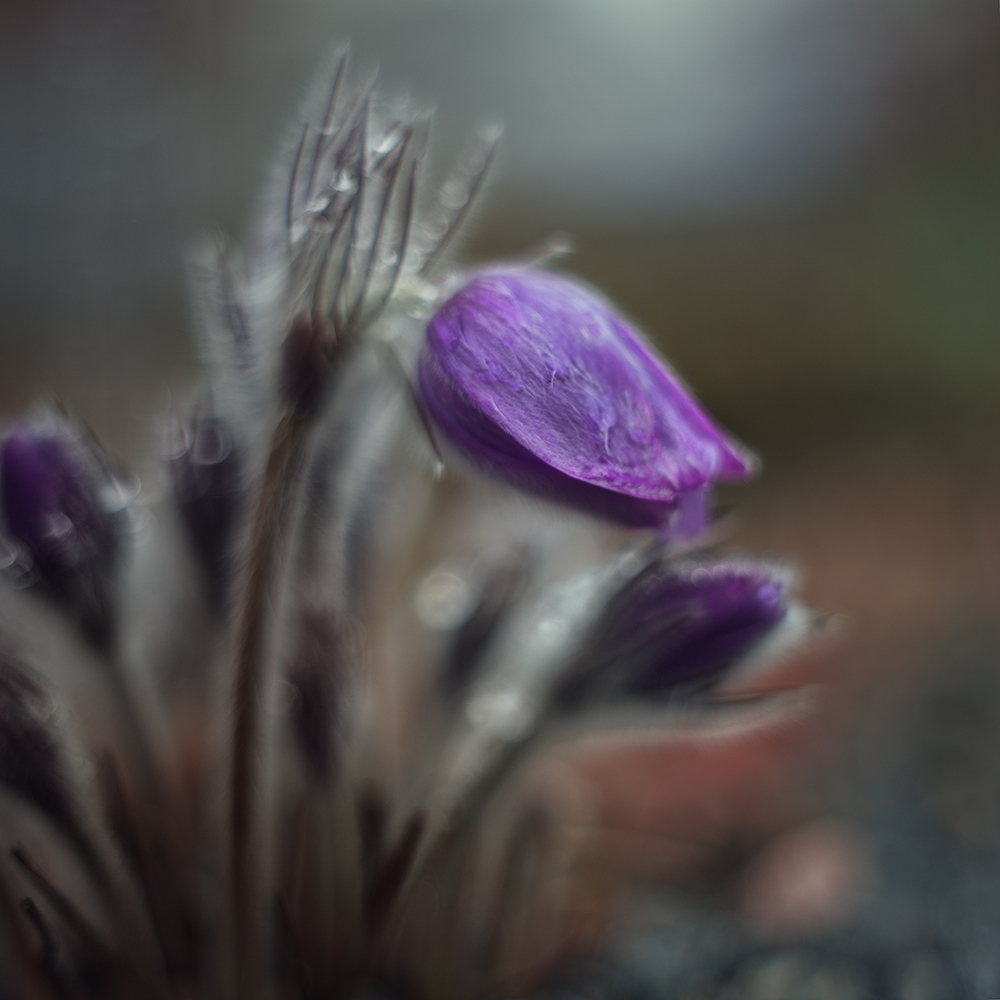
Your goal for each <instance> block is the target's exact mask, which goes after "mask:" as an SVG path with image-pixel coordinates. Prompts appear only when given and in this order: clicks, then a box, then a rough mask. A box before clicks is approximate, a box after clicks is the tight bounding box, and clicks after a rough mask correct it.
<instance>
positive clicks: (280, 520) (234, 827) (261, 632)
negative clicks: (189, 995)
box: [229, 410, 307, 1000]
mask: <svg viewBox="0 0 1000 1000" xmlns="http://www.w3.org/2000/svg"><path fill="white" fill-rule="evenodd" d="M306 432H307V423H306V421H305V419H304V418H303V416H302V415H301V413H299V412H298V411H297V410H289V411H287V412H286V413H285V415H284V416H283V417H282V418H281V420H280V421H279V423H278V426H277V428H276V429H275V432H274V437H273V439H272V442H271V449H270V452H269V454H268V458H267V465H266V466H265V469H264V473H263V476H262V478H261V481H260V485H259V487H258V494H257V498H256V503H255V504H254V507H253V513H252V515H251V523H250V529H249V531H250V533H249V540H248V545H247V549H246V557H245V558H246V561H245V564H244V568H243V586H242V587H241V589H240V591H239V595H238V598H237V601H236V606H235V611H234V624H235V632H234V640H233V641H234V655H235V674H234V684H235V687H234V692H233V731H232V750H231V765H230V766H231V768H232V770H231V773H230V782H229V798H230V803H229V805H230V814H229V866H230V869H229V892H230V900H229V905H230V919H231V926H232V935H233V937H232V953H231V954H232V962H233V967H232V969H231V973H230V977H229V988H230V990H231V991H232V993H231V995H232V996H234V997H238V998H239V1000H254V998H255V997H257V996H260V995H261V993H262V983H263V982H264V981H265V980H266V975H267V969H268V962H267V958H266V952H267V947H266V941H267V938H266V934H265V903H266V901H265V900H264V899H263V898H262V894H261V875H262V868H263V859H262V857H261V852H260V833H261V831H260V830H259V829H258V827H259V823H258V822H257V813H258V810H257V808H256V806H257V804H258V799H259V796H260V788H259V785H260V780H261V777H262V768H261V761H262V759H263V758H262V754H261V748H260V737H261V720H262V708H263V695H264V692H265V690H266V682H267V667H268V662H267V661H268V658H269V657H270V656H271V647H272V641H271V638H272V636H271V627H272V624H273V614H272V596H273V593H274V591H275V589H276V586H275V581H276V580H277V578H278V576H279V574H280V566H281V562H282V556H283V551H284V547H285V542H286V540H287V537H288V532H287V531H286V530H285V529H286V528H287V524H288V520H289V514H290V512H291V510H292V505H293V501H294V493H295V489H294V487H295V483H296V482H297V480H298V475H297V474H298V471H299V467H300V466H301V463H302V457H303V454H304V452H305V442H306V438H307V433H306Z"/></svg>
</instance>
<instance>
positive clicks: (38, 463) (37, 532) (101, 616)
mask: <svg viewBox="0 0 1000 1000" xmlns="http://www.w3.org/2000/svg"><path fill="white" fill-rule="evenodd" d="M102 477H103V478H104V479H106V480H107V482H108V483H109V484H110V483H111V479H110V477H109V476H108V475H107V473H106V472H105V471H104V470H103V468H101V467H100V466H99V463H98V462H97V461H96V460H95V456H94V455H93V454H92V453H91V452H89V451H88V450H87V447H86V446H85V444H84V443H83V441H82V439H81V438H80V437H79V436H75V435H74V434H73V432H72V431H71V430H70V429H69V428H68V427H62V426H59V425H55V424H51V423H50V424H40V425H37V426H30V425H21V426H16V427H15V428H14V429H13V430H11V431H9V432H8V433H7V435H6V436H5V437H4V439H3V443H2V446H0V506H2V514H3V530H4V532H5V533H6V534H7V535H8V537H10V538H12V539H15V540H16V541H17V542H19V543H20V544H21V545H22V546H23V547H24V549H26V550H27V552H28V553H29V554H30V557H31V561H32V564H33V571H34V573H35V574H36V575H37V578H38V579H40V580H41V581H42V582H43V583H44V584H45V585H46V586H47V587H48V588H49V589H50V590H51V591H52V592H53V593H54V594H56V595H57V596H58V597H59V598H60V599H62V600H64V601H66V602H67V603H68V604H70V605H71V606H72V607H73V608H74V610H75V611H77V612H78V613H80V614H81V616H82V618H83V624H84V627H85V629H86V631H87V632H88V634H89V635H90V636H91V638H93V639H95V640H97V641H102V637H103V633H104V632H105V631H106V627H107V618H108V608H107V596H108V595H107V592H106V585H107V578H108V576H109V574H110V572H111V569H112V567H113V564H114V558H115V554H116V551H117V531H116V525H115V519H116V516H117V514H118V513H119V512H118V511H114V510H109V509H107V507H106V505H105V503H104V502H103V500H102V498H101V496H100V493H99V491H100V488H101V486H102Z"/></svg>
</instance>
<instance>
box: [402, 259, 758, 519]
mask: <svg viewBox="0 0 1000 1000" xmlns="http://www.w3.org/2000/svg"><path fill="white" fill-rule="evenodd" d="M419 385H420V392H421V395H422V397H423V400H424V404H425V406H426V408H427V410H428V412H429V413H430V415H431V417H432V418H433V419H434V421H435V422H436V423H437V425H438V426H439V427H440V428H441V429H442V431H443V432H444V433H445V435H446V436H447V437H448V439H449V440H450V441H451V442H452V444H454V445H455V447H456V448H457V449H458V450H459V451H460V452H461V453H462V454H463V455H464V456H465V457H466V458H468V459H470V460H471V461H472V462H474V463H475V464H476V465H478V466H480V467H481V468H483V469H485V470H486V471H488V472H491V473H493V474H495V475H497V476H500V477H502V478H503V479H506V480H507V481H509V482H512V483H514V484H515V485H517V486H519V487H521V488H523V489H527V490H530V491H532V492H535V493H540V494H543V495H545V496H548V497H551V498H553V499H556V500H558V501H561V502H563V503H567V504H570V505H572V506H575V507H578V508H582V509H583V510H586V511H588V512H590V513H593V514H597V515H600V516H604V517H607V518H610V519H612V520H615V521H618V522H620V523H622V524H625V525H629V526H633V527H652V526H655V525H660V524H662V523H663V522H665V521H666V520H667V519H668V518H670V517H671V515H672V514H673V513H674V512H675V511H676V510H677V509H678V507H679V506H686V507H687V508H689V509H691V508H696V507H697V506H698V505H697V504H685V502H684V501H685V498H686V497H688V496H690V495H691V494H692V493H703V492H704V490H706V489H707V488H708V486H709V485H710V484H711V483H713V482H716V481H723V482H735V481H740V480H743V479H746V478H747V477H748V476H749V475H751V474H752V472H753V471H754V468H755V462H754V459H753V457H752V456H751V455H750V454H749V453H748V452H747V451H745V450H744V449H743V448H741V447H740V446H739V445H737V444H736V443H735V442H733V441H732V440H731V439H729V438H728V437H727V436H726V435H725V434H724V433H723V432H722V431H721V430H720V429H719V428H718V427H716V426H715V424H714V423H713V422H712V420H711V419H710V418H709V417H708V415H707V414H706V413H705V412H704V411H703V410H702V409H701V407H700V406H699V405H698V403H697V402H696V401H695V400H694V398H693V397H692V395H691V393H690V392H689V390H688V389H687V388H686V387H685V386H684V385H683V383H682V382H681V381H680V379H679V378H678V377H677V375H676V374H674V372H673V371H671V370H670V368H669V367H668V366H667V364H666V363H665V362H664V361H663V359H662V358H661V357H660V356H659V355H658V354H657V353H656V352H655V351H654V350H653V348H652V347H651V346H650V345H649V344H648V343H647V342H646V341H645V340H644V339H643V337H642V336H641V335H640V334H639V333H638V332H637V331H636V330H635V329H634V328H632V327H631V326H630V325H629V324H628V323H627V322H626V321H625V319H624V318H623V317H622V316H621V315H619V314H618V313H617V312H616V311H615V309H614V307H613V306H612V305H611V304H610V303H609V302H608V301H607V300H606V299H604V298H603V297H602V296H600V295H599V294H598V293H597V292H595V291H593V290H592V289H590V288H588V287H587V286H586V285H583V284H582V283H580V282H578V281H575V280H572V279H570V278H567V277H565V276H563V275H560V274H555V273H553V272H550V271H544V270H540V269H537V268H516V269H507V270H497V271H487V272H483V273H481V274H478V275H476V276H475V277H474V278H472V280H470V281H469V282H468V283H467V284H466V285H465V286H464V287H463V288H462V289H461V290H460V291H459V292H458V293H457V294H456V295H454V296H453V297H452V298H450V299H449V300H448V301H447V302H445V303H444V305H442V306H441V308H440V309H439V310H438V311H437V313H435V315H434V317H433V318H432V319H431V321H430V323H429V324H428V327H427V342H426V346H425V348H424V351H423V353H422V355H421V358H420V366H419ZM688 530H689V528H688Z"/></svg>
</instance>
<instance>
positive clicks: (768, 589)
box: [561, 560, 791, 703]
mask: <svg viewBox="0 0 1000 1000" xmlns="http://www.w3.org/2000/svg"><path fill="white" fill-rule="evenodd" d="M790 585H791V580H790V574H789V573H788V571H787V570H784V569H782V568H779V567H775V566H772V565H769V564H767V563H762V562H755V561H751V560H722V561H718V562H700V561H699V562H685V563H681V564H671V563H669V562H661V561H658V562H656V563H653V564H652V565H651V566H649V567H647V569H645V570H643V572H642V573H640V574H639V575H638V576H637V577H635V578H634V579H633V580H631V581H629V583H628V584H626V585H625V586H624V587H623V588H622V589H621V590H620V591H619V592H618V593H617V594H616V595H615V596H614V597H613V598H612V600H611V601H610V602H609V604H608V607H607V608H606V609H605V612H604V614H603V615H602V618H601V621H600V623H599V624H598V626H597V628H596V630H595V633H594V635H593V636H592V637H591V640H590V641H589V642H588V647H587V653H586V659H585V661H584V662H583V663H582V664H581V666H580V669H578V670H574V671H572V672H571V674H570V675H569V676H568V678H567V682H566V684H565V685H564V690H563V692H562V693H561V700H563V701H564V702H569V703H576V702H579V701H580V700H581V699H586V700H590V699H594V698H601V697H608V696H613V697H614V696H621V695H645V696H649V695H653V696H662V695H666V694H670V693H671V692H673V691H674V690H675V689H677V688H679V687H691V686H693V687H704V686H706V685H708V684H710V683H711V682H712V681H714V680H715V679H716V678H717V677H718V676H719V675H720V674H721V673H722V672H723V671H725V670H726V669H728V668H729V667H731V666H733V665H734V664H736V663H737V662H738V661H739V660H741V659H742V658H743V657H744V656H745V655H746V654H747V653H749V652H750V651H751V650H752V649H753V647H754V646H755V645H756V644H757V643H758V642H760V641H761V640H762V639H763V638H764V637H765V636H766V635H767V634H768V633H769V632H770V631H771V630H772V629H774V628H775V627H776V626H777V625H778V624H779V623H780V622H781V621H782V620H783V619H784V617H785V615H786V614H787V612H788V606H789V590H790Z"/></svg>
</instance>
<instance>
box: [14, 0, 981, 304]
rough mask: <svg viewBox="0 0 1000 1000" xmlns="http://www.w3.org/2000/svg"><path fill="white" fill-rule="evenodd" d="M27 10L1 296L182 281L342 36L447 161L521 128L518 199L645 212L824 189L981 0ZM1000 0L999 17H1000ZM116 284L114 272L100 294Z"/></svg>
mask: <svg viewBox="0 0 1000 1000" xmlns="http://www.w3.org/2000/svg"><path fill="white" fill-rule="evenodd" d="M17 10H18V8H17V7H14V6H10V7H8V8H7V13H6V15H5V22H6V24H7V27H6V29H5V30H4V32H3V35H2V39H0V56H2V60H0V125H2V128H3V135H4V136H6V139H5V141H4V147H5V148H4V153H3V157H2V160H0V199H2V201H0V206H2V212H3V216H4V220H3V235H2V237H0V239H2V244H0V245H2V251H0V253H2V256H0V274H2V277H0V282H2V286H0V290H2V291H6V292H8V293H13V294H15V295H19V294H21V293H25V292H29V291H30V290H31V289H38V288H46V289H48V290H50V291H51V289H52V287H53V282H54V280H55V283H56V285H57V287H58V288H60V289H63V290H65V291H66V292H68V293H69V294H83V295H90V294H92V293H95V292H97V291H98V290H100V291H104V292H106V291H111V290H113V289H116V290H117V291H119V292H124V291H125V290H126V288H134V283H135V282H137V281H139V282H146V281H151V282H153V283H156V282H157V281H158V280H159V276H162V275H163V274H164V273H165V272H166V273H170V274H176V273H177V264H176V261H177V257H178V253H179V251H180V249H181V247H182V246H183V243H184V241H185V240H186V239H188V238H190V236H191V235H192V233H193V232H194V231H195V230H196V229H197V227H198V226H199V225H204V224H207V223H211V222H221V223H222V224H224V225H226V226H233V225H236V224H237V223H238V220H239V218H240V216H241V215H242V214H243V213H245V211H246V208H247V204H248V200H249V198H250V197H251V194H252V192H253V191H254V189H255V188H256V186H257V184H258V182H259V180H260V178H261V177H262V176H263V174H264V171H265V169H266V166H267V164H268V162H269V160H270V158H271V152H272V150H273V149H274V148H275V144H276V141H277V140H278V138H279V136H281V134H282V132H283V130H284V128H285V127H286V123H287V122H288V120H289V118H290V117H291V116H292V115H293V114H294V111H295V107H296V104H297V102H298V96H299V95H300V94H301V93H302V92H303V90H304V89H305V87H306V85H307V83H308V81H309V80H310V78H311V76H312V73H313V70H314V66H315V65H316V64H317V61H318V60H319V59H320V57H321V56H322V54H323V53H324V52H325V51H326V50H327V49H328V48H329V47H330V45H331V44H332V43H334V42H335V41H337V40H340V39H346V38H350V39H352V40H353V43H354V49H355V52H356V53H357V54H358V62H359V64H361V65H365V64H371V63H372V62H373V61H374V59H375V58H377V59H378V60H379V61H380V63H381V66H382V75H383V78H384V80H385V82H386V85H387V86H389V87H390V88H400V89H401V88H403V87H404V86H409V87H410V88H411V89H412V91H413V93H414V94H415V95H417V96H418V97H420V98H421V99H425V100H427V101H428V102H429V103H432V104H435V105H436V106H437V108H438V117H437V124H438V127H437V132H438V139H439V142H438V148H439V150H446V151H448V152H449V153H451V152H452V151H453V150H454V148H455V146H456V144H457V143H458V141H459V138H460V136H461V135H462V134H463V133H465V132H467V131H468V130H470V129H471V128H472V127H473V125H474V124H475V123H476V122H477V121H481V120H482V119H483V118H484V117H488V118H493V119H499V120H501V121H503V122H504V123H505V125H506V135H505V139H504V145H503V153H502V162H501V171H500V177H499V183H498V185H497V190H498V193H497V195H496V196H497V197H500V198H502V199H504V200H507V199H510V200H514V199H522V200H524V201H526V202H527V203H530V204H536V205H544V206H546V209H547V211H548V212H549V214H551V215H552V216H554V217H555V216H560V215H562V216H566V217H567V218H570V219H572V218H575V217H579V218H581V219H583V220H584V221H590V220H593V219H602V220H609V219H610V220H615V221H619V222H622V221H624V222H629V221H635V220H641V221H642V222H647V223H648V222H649V221H650V220H651V219H656V218H658V217H663V216H666V215H669V214H670V213H672V212H676V211H678V210H683V211H684V212H686V213H695V214H697V213H710V214H719V213H725V212H728V211H731V210H734V209H735V210H739V209H742V208H745V207H747V206H753V205H755V204H759V203H761V202H765V203H767V202H773V201H775V200H780V199H782V198H785V197H789V196H797V195H800V194H801V193H802V192H803V191H809V190H810V189H811V186H813V185H815V184H816V183H823V182H824V181H826V180H828V179H829V178H830V177H831V175H835V174H836V171H837V170H838V169H840V168H842V167H843V165H844V164H845V162H848V161H849V159H850V157H851V155H852V153H853V151H854V150H855V149H856V148H857V146H858V143H859V142H862V143H863V142H864V141H865V140H866V139H867V138H868V137H870V136H871V135H872V134H873V132H875V131H877V129H878V128H879V126H880V124H881V123H882V121H883V119H884V118H885V117H886V116H887V115H889V114H891V108H892V105H893V102H894V101H897V100H898V99H899V97H900V94H901V93H905V90H906V86H907V82H908V80H910V79H912V78H913V77H914V76H915V75H916V74H919V73H921V72H925V71H927V70H928V69H931V70H932V69H933V67H934V66H935V65H937V64H940V63H942V62H946V61H948V60H953V59H955V58H959V57H960V54H961V50H962V46H963V44H964V43H965V40H966V38H967V37H968V35H969V32H970V30H972V29H975V28H976V27H977V26H978V25H977V21H978V18H977V17H976V16H975V14H976V12H977V11H976V8H975V5H971V6H970V5H969V4H964V3H963V2H962V0H940V2H938V0H864V2H862V0H503V2H497V0H342V2H339V3H338V2H330V0H323V2H318V0H295V2H288V0H244V2H242V3H236V2H231V3H226V2H222V3H219V2H216V3H214V4H211V3H205V2H204V0H199V2H195V0H187V2H185V0H176V2H171V0H161V2H159V3H155V2H123V0H118V2H114V0H104V2H64V3H58V2H52V0H49V2H45V0H38V2H37V3H33V4H22V5H21V7H20V11H21V16H20V17H18V16H16V14H17ZM994 14H995V11H994ZM95 282H96V283H97V286H99V289H98V287H97V286H95Z"/></svg>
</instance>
